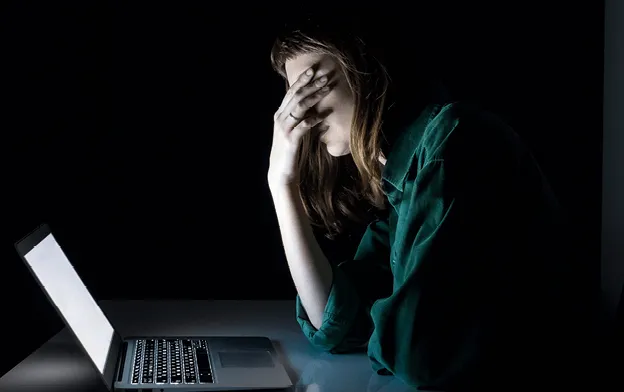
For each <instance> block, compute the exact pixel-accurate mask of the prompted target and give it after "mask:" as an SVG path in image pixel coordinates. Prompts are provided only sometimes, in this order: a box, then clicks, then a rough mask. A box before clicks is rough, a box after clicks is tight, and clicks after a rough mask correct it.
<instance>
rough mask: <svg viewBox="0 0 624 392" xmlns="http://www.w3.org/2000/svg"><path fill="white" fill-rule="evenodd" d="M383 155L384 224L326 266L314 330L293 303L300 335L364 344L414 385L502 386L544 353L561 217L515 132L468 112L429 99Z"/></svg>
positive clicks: (332, 348) (345, 348)
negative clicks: (350, 253) (328, 278)
mask: <svg viewBox="0 0 624 392" xmlns="http://www.w3.org/2000/svg"><path fill="white" fill-rule="evenodd" d="M386 156H387V162H386V165H385V167H384V171H383V176H382V184H383V189H384V192H385V194H386V196H387V199H388V202H389V207H388V213H387V217H386V218H384V219H379V220H376V221H374V222H372V223H371V224H370V225H369V226H368V228H367V231H366V232H365V234H364V236H363V238H362V240H361V243H360V245H359V247H358V249H357V252H356V254H355V256H354V257H353V259H352V260H348V261H346V262H343V263H340V264H338V265H332V269H333V283H332V287H331V292H330V294H329V299H328V303H327V307H326V308H325V312H324V317H323V323H322V325H321V327H320V329H319V330H316V329H315V328H314V326H312V324H311V323H310V322H309V320H308V317H307V314H306V312H305V309H304V308H303V306H302V305H301V302H300V298H299V296H297V305H296V306H297V321H298V322H299V324H300V326H301V328H302V330H303V333H304V334H305V336H306V337H307V339H308V340H309V341H310V342H311V343H312V345H314V346H316V347H317V348H319V349H321V350H325V351H329V352H331V353H345V352H351V351H355V350H357V349H364V348H365V347H367V349H368V356H369V358H370V361H371V364H372V367H373V370H374V371H376V372H377V373H378V374H388V375H389V374H393V375H395V376H396V377H398V378H400V379H401V380H403V381H404V382H405V383H406V384H408V385H412V386H417V387H418V386H420V387H422V386H437V387H441V388H452V387H453V386H460V385H469V384H470V383H482V382H483V380H489V381H493V380H494V378H496V377H500V378H501V380H502V379H504V377H505V376H504V375H510V374H512V373H510V372H513V371H514V367H515V366H518V365H521V361H523V360H521V359H519V358H518V356H520V357H522V355H523V353H525V354H527V355H532V357H531V359H528V360H529V361H532V362H537V361H536V359H535V353H536V352H537V351H532V350H536V349H541V350H542V351H541V352H542V354H540V357H543V358H545V357H547V354H546V351H545V350H544V348H543V347H544V346H543V345H544V341H547V342H549V341H551V340H549V339H551V338H550V337H551V336H552V331H551V330H550V329H549V328H548V327H544V325H543V324H548V325H554V324H552V323H551V322H549V321H548V320H550V319H548V317H550V318H551V319H552V318H554V317H553V314H554V312H553V310H552V309H553V308H552V306H551V305H552V301H554V300H555V299H552V298H555V296H556V294H554V292H556V284H555V283H554V282H555V281H556V276H557V272H556V270H557V268H558V267H557V266H556V264H557V263H556V262H554V261H553V260H557V257H555V256H554V255H555V253H553V252H556V251H557V247H556V243H557V241H555V240H554V239H553V238H554V235H553V233H556V232H557V227H558V226H557V225H560V224H561V222H562V221H561V219H560V216H561V215H560V212H559V211H560V209H559V206H558V203H557V200H556V199H555V197H554V196H553V193H552V191H551V190H550V188H549V186H548V184H547V182H546V181H545V180H544V177H543V175H542V173H541V171H540V169H539V167H538V165H537V164H536V162H535V160H534V159H533V158H532V156H531V154H530V153H529V152H528V149H527V148H526V147H525V146H524V145H523V144H522V143H521V142H520V140H519V137H518V136H517V135H516V134H515V133H514V132H513V131H512V130H511V129H510V128H509V127H508V126H507V125H505V124H504V123H503V122H502V121H501V120H500V119H499V118H497V117H495V116H493V115H491V114H490V113H488V112H486V111H483V110H481V109H480V108H478V107H477V106H476V105H472V104H467V103H457V102H456V103H446V104H431V105H428V106H427V107H425V109H424V110H423V111H422V112H421V114H420V116H418V118H417V120H416V121H414V122H413V123H412V124H411V125H410V126H409V127H408V128H407V129H405V130H404V131H403V132H401V133H400V134H399V136H398V137H397V139H396V140H395V141H394V142H393V143H392V148H391V151H390V154H386ZM536 320H540V322H536ZM541 321H543V322H541ZM553 328H554V327H553ZM538 346H539V347H538ZM531 353H532V354H531ZM517 358H518V359H517ZM516 369H517V368H516Z"/></svg>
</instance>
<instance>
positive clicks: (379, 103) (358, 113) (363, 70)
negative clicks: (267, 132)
mask: <svg viewBox="0 0 624 392" xmlns="http://www.w3.org/2000/svg"><path fill="white" fill-rule="evenodd" d="M345 27H346V25H345V24H344V21H339V24H334V23H325V24H323V25H319V24H318V23H315V22H314V21H311V20H307V21H306V22H304V23H302V24H299V25H297V26H295V27H294V28H291V29H289V30H286V32H285V33H284V34H282V35H280V36H279V37H278V38H277V39H276V41H275V43H274V45H273V48H272V51H271V62H272V65H273V68H274V69H275V70H276V71H277V72H278V73H279V74H280V75H281V76H282V77H283V78H284V80H285V82H286V87H287V88H288V87H289V86H290V84H292V83H293V81H294V80H296V79H297V77H298V76H299V75H300V74H301V73H302V72H304V71H305V70H306V69H307V68H309V67H310V66H315V67H317V69H320V70H328V71H330V72H331V79H330V84H332V83H333V85H334V87H333V89H332V92H331V93H330V94H328V95H327V96H326V97H324V98H323V99H322V100H321V101H320V102H319V103H318V104H317V105H316V106H315V107H313V108H312V109H311V110H313V111H316V112H319V113H321V114H323V115H324V116H326V117H325V119H324V121H323V122H322V123H321V124H320V126H319V127H318V128H319V129H320V130H323V131H324V130H325V129H327V131H326V132H319V131H318V130H317V131H316V132H315V131H314V130H313V131H312V132H310V133H308V134H307V135H306V136H305V137H304V140H303V142H302V145H301V148H300V151H299V178H300V179H301V183H300V190H301V195H302V199H303V202H304V205H305V207H306V211H307V213H308V215H309V216H310V217H311V218H312V221H313V222H314V223H318V224H320V225H322V226H324V227H325V229H327V232H328V235H329V236H330V237H331V236H333V235H335V234H339V233H341V232H343V231H344V229H345V228H346V227H347V226H346V224H347V223H348V222H362V221H366V220H367V219H368V218H369V216H366V215H367V214H366V211H367V210H368V209H370V205H371V204H372V205H373V206H375V207H378V208H382V207H383V205H384V198H383V193H382V191H381V169H382V168H381V165H380V162H379V156H380V153H381V138H382V133H381V125H382V114H383V112H384V109H385V99H386V92H387V89H388V85H389V77H388V74H387V72H386V70H385V68H384V66H383V65H382V63H381V62H380V61H379V60H378V58H377V57H376V56H375V55H374V54H373V52H372V50H371V48H370V47H368V46H367V45H366V43H365V41H364V40H363V39H362V37H361V36H359V35H358V34H357V33H355V32H354V31H353V30H351V29H349V28H345ZM349 27H352V25H349ZM362 202H364V203H365V204H363V203H362ZM366 204H367V206H366V207H368V208H366V207H364V209H362V206H363V205H366Z"/></svg>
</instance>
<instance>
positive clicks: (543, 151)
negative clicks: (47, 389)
mask: <svg viewBox="0 0 624 392" xmlns="http://www.w3.org/2000/svg"><path fill="white" fill-rule="evenodd" d="M203 3H205V5H202V6H199V5H190V4H187V3H185V2H177V3H173V2H172V3H168V4H165V3H160V2H153V3H134V2H133V3H131V4H130V3H128V2H124V3H123V5H117V6H116V8H113V7H105V6H93V5H90V6H85V5H77V4H72V6H71V7H70V6H67V5H60V4H51V3H50V4H47V5H45V4H44V3H41V4H38V5H37V6H34V5H32V4H27V3H26V2H20V3H19V4H16V5H13V6H11V7H7V9H6V10H5V12H4V13H3V20H2V26H3V27H2V28H3V31H4V32H3V34H2V35H3V36H4V41H5V42H4V44H3V63H4V64H3V65H5V66H7V65H8V68H5V69H4V71H3V73H4V75H3V76H4V77H3V80H4V83H3V84H2V85H3V86H2V88H1V90H2V94H3V95H5V97H7V98H8V100H5V102H4V107H3V111H4V114H3V116H2V117H3V120H4V124H3V127H2V128H3V132H2V135H3V138H4V139H5V143H3V145H4V146H5V147H6V148H3V150H5V154H6V155H5V156H6V157H7V158H8V159H7V160H6V161H5V162H6V163H5V164H4V167H5V168H7V169H8V170H7V176H5V178H6V179H5V181H4V183H3V187H2V190H3V191H2V195H3V196H4V197H5V198H8V200H6V201H5V204H4V205H5V210H4V214H3V219H2V223H3V233H2V234H3V235H2V243H1V244H2V259H1V260H2V262H1V264H0V265H1V270H0V279H1V286H0V301H2V304H3V309H2V319H3V322H2V330H3V334H4V335H5V336H7V335H9V336H12V337H15V338H19V337H28V339H27V340H26V341H25V343H23V344H20V345H19V346H17V345H16V346H15V347H13V346H12V347H11V350H12V351H13V352H15V353H16V354H17V356H16V357H8V356H2V359H0V361H2V362H1V363H0V374H3V373H4V372H5V371H7V370H8V369H9V368H10V367H12V366H14V365H15V364H16V363H17V360H19V359H21V358H23V357H25V356H26V355H28V353H30V352H31V351H32V350H34V349H35V348H36V347H38V346H39V345H40V344H42V343H43V342H44V341H45V340H46V339H48V338H49V337H50V336H51V335H52V334H53V333H55V332H56V331H58V330H59V329H60V328H61V326H62V325H61V322H60V320H59V318H58V317H57V316H56V314H55V313H54V311H53V310H52V309H51V307H50V305H49V304H48V303H47V302H46V300H45V297H44V295H43V294H42V292H41V291H40V290H39V289H38V287H37V286H36V284H35V283H34V280H33V279H32V277H31V276H30V275H29V273H28V272H27V270H26V268H25V267H24V265H23V263H22V262H21V260H20V259H19V257H18V256H17V254H16V253H15V251H14V248H13V243H14V242H15V241H17V240H18V239H19V238H21V237H22V236H23V235H25V234H26V233H28V232H29V231H30V230H32V229H33V228H35V227H36V226H37V225H38V224H39V223H40V222H42V221H46V222H48V223H49V224H50V225H51V227H52V229H53V230H54V232H55V234H56V236H57V238H58V240H59V242H60V243H61V245H62V246H63V248H64V249H65V251H66V253H67V255H68V256H69V258H70V260H71V261H72V263H73V264H74V266H75V268H76V269H77V270H78V272H79V274H80V275H81V276H82V277H83V279H84V281H85V282H86V284H87V286H88V288H89V289H90V290H91V292H92V294H93V295H94V297H95V298H96V299H98V300H101V299H148V298H155V299H159V298H173V299H182V298H193V299H210V298H215V299H221V298H223V299H234V298H253V299H293V298H294V295H295V289H294V286H293V284H292V281H291V278H290V275H289V271H288V268H287V265H286V262H285V259H284V255H283V251H282V248H281V243H280V239H279V232H278V227H277V223H276V219H275V215H274V211H273V205H272V202H271V198H270V194H269V191H268V188H267V185H266V172H267V168H268V157H269V151H270V141H271V131H272V115H273V112H274V111H275V110H276V108H277V106H279V102H280V100H281V98H282V96H283V93H284V91H283V84H282V82H281V80H280V79H279V77H278V76H277V75H276V74H274V73H273V72H272V70H271V68H270V64H269V50H270V46H271V43H272V40H273V37H274V34H275V31H276V29H277V28H279V25H280V24H281V23H282V22H283V21H284V20H285V19H287V18H288V15H289V14H291V13H292V12H296V8H297V7H299V6H300V5H297V7H294V9H293V5H292V4H291V5H290V6H289V7H288V8H283V7H280V6H277V5H275V6H262V7H260V6H255V7H252V8H249V7H247V6H244V5H234V4H233V5H232V6H225V7H224V8H220V10H219V11H218V12H217V10H216V8H215V6H214V5H209V4H208V2H203ZM470 3H471V6H470V7H467V6H466V5H464V6H463V7H461V8H458V7H457V6H455V5H454V4H451V3H448V2H446V3H440V4H438V6H435V7H434V6H428V7H426V8H425V7H420V8H419V7H415V6H414V4H409V5H407V4H406V5H405V6H402V7H394V8H392V9H384V10H380V9H375V10H371V11H373V12H374V13H376V14H377V15H378V16H379V18H378V19H377V22H376V24H375V25H374V27H376V28H379V29H380V30H381V31H383V32H384V34H386V35H387V36H390V37H393V39H384V40H385V47H386V50H387V51H388V52H392V53H394V55H395V64H398V65H399V66H400V67H401V69H402V71H405V70H408V71H409V69H410V65H411V64H412V65H413V64H415V63H417V62H429V63H430V64H434V65H435V67H434V68H435V69H437V70H438V71H439V74H440V75H441V76H442V77H443V80H444V81H445V82H446V83H447V85H448V86H449V88H450V89H451V91H453V92H454V93H455V94H456V96H458V97H469V98H473V99H477V100H480V101H482V102H483V103H484V104H485V106H486V107H489V108H491V109H493V110H495V111H496V112H498V113H499V114H500V115H502V116H503V117H504V118H505V119H507V121H508V122H509V123H511V124H512V125H513V126H514V127H515V129H516V130H517V132H518V133H519V134H520V135H521V136H522V137H523V138H524V139H525V141H526V142H527V143H528V144H529V145H530V146H531V148H532V149H533V152H534V154H535V155H536V157H537V158H538V160H539V162H540V163H541V165H542V167H543V169H544V171H545V172H546V174H547V175H548V177H549V178H550V180H551V182H552V184H553V186H554V188H555V190H556V191H557V193H558V195H559V197H560V199H561V201H562V202H563V203H564V204H565V206H566V207H568V208H569V210H570V211H571V212H572V213H573V218H574V222H575V223H576V226H577V227H576V228H575V229H576V230H575V231H576V233H577V234H578V236H577V237H578V238H576V237H575V238H574V239H571V241H570V245H571V246H573V247H575V249H576V250H577V254H578V255H580V257H581V258H582V259H583V260H584V263H585V264H584V269H585V272H586V273H585V274H584V275H585V279H586V281H583V282H579V289H580V290H584V291H586V293H587V296H588V301H591V300H593V297H592V295H594V292H595V293H596V294H597V289H598V287H599V286H598V285H599V281H598V277H599V265H600V264H599V263H600V184H601V149H602V73H603V56H602V55H603V4H602V2H600V1H586V2H578V3H566V5H565V8H561V7H558V6H557V7H556V6H554V5H553V6H552V7H551V8H546V7H545V6H544V5H543V4H545V3H542V5H541V6H539V7H536V6H535V5H532V4H529V3H527V2H511V1H507V2H504V6H500V7H499V8H492V7H491V6H487V7H485V6H482V7H480V6H475V5H474V4H475V3H474V2H470ZM120 4H121V3H120ZM302 4H303V3H302ZM536 4H537V3H536ZM222 6H223V5H222ZM309 6H310V7H321V6H322V5H320V4H318V5H314V4H310V5H309ZM325 12H328V13H330V12H334V11H333V10H331V9H327V10H326V11H325ZM423 42H426V43H427V44H428V45H430V46H429V49H428V50H426V51H424V50H423V49H422V48H423V46H422V43H423ZM351 246H352V244H347V245H335V246H332V247H328V248H327V249H328V250H327V251H328V252H329V253H330V254H332V255H334V257H336V258H340V257H342V256H343V255H344V254H348V253H349V251H350V250H351V249H352V248H351ZM594 289H595V290H594ZM11 341H12V342H16V341H18V339H11ZM9 344H10V345H13V344H14V343H9Z"/></svg>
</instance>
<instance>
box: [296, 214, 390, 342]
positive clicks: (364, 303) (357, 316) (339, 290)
mask: <svg viewBox="0 0 624 392" xmlns="http://www.w3.org/2000/svg"><path fill="white" fill-rule="evenodd" d="M389 254H390V253H389V240H388V222H387V221H385V220H377V221H374V222H372V223H371V224H370V225H369V226H368V228H367V229H366V231H365V233H364V235H363V236H362V240H361V241H360V244H359V246H358V249H357V251H356V254H355V257H354V258H353V260H348V261H345V262H343V263H340V264H339V265H337V266H336V265H334V264H332V272H333V279H332V286H331V289H330V293H329V298H328V301H327V306H326V307H325V311H324V313H323V321H322V324H321V326H320V328H319V329H318V330H317V329H316V328H315V327H314V326H313V325H312V324H311V323H310V321H309V319H308V316H307V313H306V311H305V308H304V307H303V306H302V304H301V300H300V298H299V295H297V297H296V314H297V322H298V323H299V325H300V326H301V329H302V330H303V333H304V335H305V336H306V338H307V339H308V340H309V341H310V343H311V344H312V345H313V346H315V347H317V348H319V349H321V350H323V351H328V352H331V353H346V352H351V351H354V350H357V349H361V348H364V347H366V345H367V343H368V340H369V338H370V336H371V333H372V330H373V323H372V320H371V317H370V308H371V305H372V303H373V302H374V301H375V300H377V299H379V298H382V297H383V296H388V295H390V294H391V292H392V273H391V271H390V268H389ZM371 288H374V289H371Z"/></svg>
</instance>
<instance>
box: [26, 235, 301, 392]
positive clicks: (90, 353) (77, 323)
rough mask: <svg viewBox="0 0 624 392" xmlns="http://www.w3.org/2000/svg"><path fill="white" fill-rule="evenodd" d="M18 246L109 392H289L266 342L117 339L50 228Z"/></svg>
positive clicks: (281, 368) (258, 338)
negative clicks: (259, 391) (274, 391)
mask: <svg viewBox="0 0 624 392" xmlns="http://www.w3.org/2000/svg"><path fill="white" fill-rule="evenodd" d="M15 247H16V249H17V252H18V253H19V255H20V257H21V258H22V259H23V260H24V262H25V263H26V266H27V267H28V269H29V270H30V272H31V273H32V274H33V276H34V277H35V279H36V280H37V282H38V283H39V285H40V286H41V288H42V289H43V291H44V293H45V294H46V296H47V298H48V300H49V301H50V302H51V303H52V305H54V307H55V308H56V310H57V312H58V313H59V315H60V316H61V318H62V319H63V321H64V322H65V324H66V325H67V328H68V329H69V330H70V331H71V332H72V333H73V335H74V337H75V338H76V340H77V342H78V343H79V345H80V346H81V347H82V348H83V350H84V352H85V353H86V354H87V357H88V358H89V359H90V360H91V362H92V363H93V365H94V366H95V368H96V369H97V371H98V373H99V374H100V375H101V376H102V380H103V382H104V383H105V384H106V387H107V388H108V390H109V391H116V392H119V391H141V392H146V391H150V392H173V391H176V392H186V391H198V392H199V391H222V390H254V389H283V388H291V386H292V382H291V380H290V378H289V377H288V374H287V373H286V369H285V368H284V366H283V365H282V364H281V363H280V361H279V360H278V356H277V352H276V350H275V346H274V345H273V343H272V341H271V340H270V339H269V338H267V337H264V336H229V337H221V336H154V337H148V336H139V337H125V338H124V337H122V336H120V334H119V333H118V332H117V331H116V330H115V328H114V327H113V326H112V324H111V323H110V322H109V320H108V319H107V317H106V315H104V312H102V309H101V308H100V307H99V306H98V305H97V303H96V302H95V300H94V299H93V297H92V296H91V294H90V293H89V291H88V289H87V288H86V287H85V285H84V283H83V282H82V280H81V279H80V277H79V276H78V274H77V273H76V271H75V270H74V268H73V266H72V265H71V263H70V262H69V260H68V259H67V256H66V255H65V253H64V252H63V250H62V248H61V247H60V246H59V244H58V243H57V241H56V238H55V237H54V235H53V234H52V232H51V231H50V227H49V226H48V225H47V224H43V225H41V226H39V227H38V228H37V229H35V230H34V231H33V232H31V233H30V234H29V235H27V236H26V237H24V238H23V239H21V240H20V241H18V242H17V243H16V244H15Z"/></svg>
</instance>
